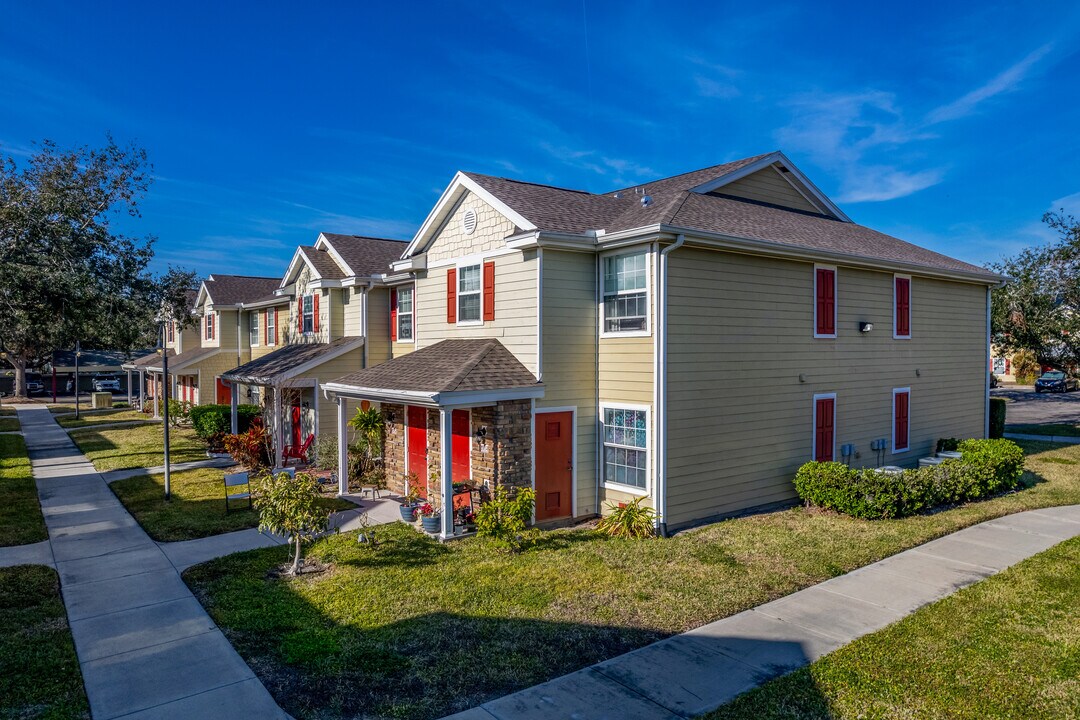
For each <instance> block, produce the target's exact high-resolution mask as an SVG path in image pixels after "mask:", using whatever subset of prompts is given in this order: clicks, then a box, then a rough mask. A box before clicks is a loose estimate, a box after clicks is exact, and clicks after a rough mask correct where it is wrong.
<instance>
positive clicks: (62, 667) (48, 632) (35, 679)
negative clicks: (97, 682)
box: [0, 565, 90, 720]
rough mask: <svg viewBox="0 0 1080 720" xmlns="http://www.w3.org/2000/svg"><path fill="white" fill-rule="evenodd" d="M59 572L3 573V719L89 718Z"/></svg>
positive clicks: (23, 568) (27, 568) (25, 569)
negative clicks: (61, 591)
mask: <svg viewBox="0 0 1080 720" xmlns="http://www.w3.org/2000/svg"><path fill="white" fill-rule="evenodd" d="M89 717H90V707H89V705H88V703H87V702H86V692H85V691H84V690H83V682H82V674H81V673H80V672H79V661H78V659H77V658H76V656H75V645H74V643H73V642H72V640H71V630H69V629H68V624H67V613H65V611H64V603H63V601H61V599H60V579H59V578H58V577H57V575H56V572H55V571H54V570H52V569H50V568H47V567H43V566H40V565H20V566H17V567H10V568H0V718H11V719H13V720H14V719H15V718H20V719H21V718H49V719H50V720H74V719H75V718H89Z"/></svg>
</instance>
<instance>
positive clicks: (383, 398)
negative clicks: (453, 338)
mask: <svg viewBox="0 0 1080 720" xmlns="http://www.w3.org/2000/svg"><path fill="white" fill-rule="evenodd" d="M322 387H323V389H324V390H325V391H326V394H327V397H329V396H337V397H346V398H356V399H358V400H375V401H377V402H393V403H403V404H406V405H423V406H424V407H429V408H435V407H438V406H439V404H438V403H437V402H435V401H434V400H433V399H432V398H433V397H434V395H435V393H431V392H417V391H409V390H387V389H385V388H368V387H359V386H356V385H346V384H342V383H337V382H329V383H323V385H322Z"/></svg>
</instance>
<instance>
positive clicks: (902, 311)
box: [896, 277, 911, 337]
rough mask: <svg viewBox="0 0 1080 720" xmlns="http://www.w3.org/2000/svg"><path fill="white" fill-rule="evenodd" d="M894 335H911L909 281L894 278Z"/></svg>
mask: <svg viewBox="0 0 1080 720" xmlns="http://www.w3.org/2000/svg"><path fill="white" fill-rule="evenodd" d="M896 334H897V335H899V336H901V337H907V336H908V335H911V280H910V279H908V278H899V277H898V278H896Z"/></svg>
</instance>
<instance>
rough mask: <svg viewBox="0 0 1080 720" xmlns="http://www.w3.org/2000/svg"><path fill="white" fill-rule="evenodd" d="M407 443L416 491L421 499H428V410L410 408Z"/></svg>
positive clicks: (409, 466) (410, 470) (407, 465)
mask: <svg viewBox="0 0 1080 720" xmlns="http://www.w3.org/2000/svg"><path fill="white" fill-rule="evenodd" d="M405 422H406V424H407V426H408V427H407V428H406V431H405V432H406V436H405V437H406V442H408V444H409V454H408V458H407V460H406V469H407V471H408V472H410V473H413V474H415V475H416V489H417V490H419V492H420V497H422V498H426V497H427V482H428V469H427V409H426V408H422V407H413V406H411V405H410V406H409V407H408V408H407V409H406V412H405Z"/></svg>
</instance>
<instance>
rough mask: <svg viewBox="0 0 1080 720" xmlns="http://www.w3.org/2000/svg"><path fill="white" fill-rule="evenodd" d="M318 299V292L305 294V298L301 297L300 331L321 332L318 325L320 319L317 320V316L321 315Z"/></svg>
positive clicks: (302, 332)
mask: <svg viewBox="0 0 1080 720" xmlns="http://www.w3.org/2000/svg"><path fill="white" fill-rule="evenodd" d="M318 299H319V296H318V295H317V294H316V295H304V296H303V298H302V299H301V311H300V332H301V334H304V333H315V332H319V328H318V325H317V323H318V320H316V318H317V317H319V310H318Z"/></svg>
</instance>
